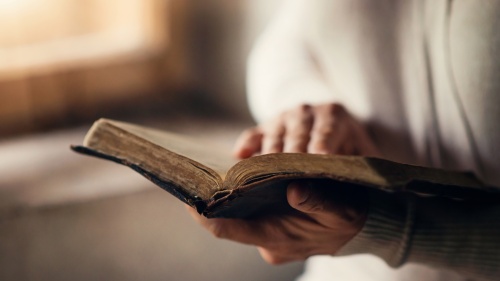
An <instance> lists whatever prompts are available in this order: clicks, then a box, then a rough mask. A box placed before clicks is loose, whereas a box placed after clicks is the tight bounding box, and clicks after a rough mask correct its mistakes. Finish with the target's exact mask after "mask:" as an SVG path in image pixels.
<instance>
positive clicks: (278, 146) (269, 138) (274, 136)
mask: <svg viewBox="0 0 500 281" xmlns="http://www.w3.org/2000/svg"><path fill="white" fill-rule="evenodd" d="M284 134H285V126H284V123H283V118H282V117H279V118H277V119H275V120H274V121H272V122H271V123H267V124H265V125H264V126H263V136H262V154H268V153H277V152H282V151H283V136H284Z"/></svg>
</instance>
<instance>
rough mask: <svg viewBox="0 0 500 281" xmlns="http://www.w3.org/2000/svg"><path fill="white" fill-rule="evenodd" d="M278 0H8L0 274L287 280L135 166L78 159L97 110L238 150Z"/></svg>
mask: <svg viewBox="0 0 500 281" xmlns="http://www.w3.org/2000/svg"><path fill="white" fill-rule="evenodd" d="M280 1H281V0H204V1H198V0H176V1H174V0H85V1H83V0H0V280H292V279H293V278H294V277H295V276H297V275H298V274H300V272H301V270H302V264H301V263H292V264H289V265H285V266H270V265H267V264H265V263H264V262H263V261H262V260H261V259H260V257H259V255H258V253H257V251H256V250H255V248H253V247H250V246H245V245H240V244H236V243H232V242H229V241H222V240H216V239H215V238H213V237H211V236H210V234H208V233H207V232H205V231H204V230H202V229H201V227H200V226H198V225H196V224H195V223H194V222H193V221H192V220H191V219H190V218H189V217H188V214H187V213H186V211H185V210H184V207H183V206H182V204H181V203H180V202H178V200H177V199H175V198H173V197H172V196H170V195H169V194H167V193H166V192H165V191H163V190H161V189H159V188H158V187H156V186H154V185H153V184H152V183H150V182H149V181H147V180H145V179H143V178H142V177H141V176H139V175H137V174H136V173H134V172H132V171H131V170H129V169H127V168H125V167H122V166H118V165H116V164H113V163H108V162H105V161H98V160H96V159H90V158H88V157H82V156H79V155H76V154H74V153H72V152H71V151H70V150H69V145H70V144H80V143H81V142H82V140H83V137H84V135H85V132H86V130H87V129H88V128H89V127H90V125H91V124H92V122H93V121H94V120H95V119H98V118H100V117H107V118H114V119H119V120H123V121H129V122H134V123H139V124H143V125H149V126H153V127H157V128H162V129H167V130H171V131H176V132H180V133H185V134H189V135H193V136H197V137H202V138H205V139H208V140H210V141H213V142H217V143H219V144H222V145H226V146H227V147H228V149H230V147H231V145H232V143H233V142H234V140H235V138H236V137H237V135H238V134H239V132H240V131H241V130H242V129H243V128H245V127H247V126H250V125H252V124H253V123H252V122H253V121H252V120H251V118H250V114H249V112H248V110H247V105H246V98H245V60H246V57H247V55H248V53H249V51H250V49H251V46H252V42H253V41H254V40H255V38H256V37H257V36H258V34H259V33H260V32H261V31H262V29H263V28H264V27H265V25H266V24H267V22H268V21H269V19H270V18H271V17H272V15H273V13H274V12H275V11H276V9H277V8H278V7H279V4H280Z"/></svg>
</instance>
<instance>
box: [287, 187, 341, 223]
mask: <svg viewBox="0 0 500 281" xmlns="http://www.w3.org/2000/svg"><path fill="white" fill-rule="evenodd" d="M287 200H288V204H290V206H292V208H294V209H296V210H298V211H300V212H303V213H306V214H311V215H313V214H317V215H319V214H325V213H331V212H332V211H333V210H332V206H330V204H329V203H330V202H328V201H327V200H325V198H324V196H322V195H321V193H320V192H318V191H316V190H315V189H314V188H313V187H312V186H311V184H310V183H307V182H292V183H290V184H289V185H288V189H287Z"/></svg>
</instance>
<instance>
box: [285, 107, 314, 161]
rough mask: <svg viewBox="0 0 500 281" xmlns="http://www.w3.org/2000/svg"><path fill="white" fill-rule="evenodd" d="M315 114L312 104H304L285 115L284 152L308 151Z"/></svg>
mask: <svg viewBox="0 0 500 281" xmlns="http://www.w3.org/2000/svg"><path fill="white" fill-rule="evenodd" d="M313 116H314V115H313V113H312V110H311V106H310V105H302V106H300V107H298V108H296V109H295V110H293V111H290V112H289V113H288V114H287V115H286V116H285V120H284V122H285V127H286V129H285V137H284V148H283V152H307V145H308V143H309V140H310V131H311V128H312V125H313V121H314V118H313Z"/></svg>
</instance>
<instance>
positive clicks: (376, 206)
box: [337, 191, 415, 267]
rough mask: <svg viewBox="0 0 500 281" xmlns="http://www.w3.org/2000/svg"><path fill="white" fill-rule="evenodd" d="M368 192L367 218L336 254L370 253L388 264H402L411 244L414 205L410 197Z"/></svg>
mask: <svg viewBox="0 0 500 281" xmlns="http://www.w3.org/2000/svg"><path fill="white" fill-rule="evenodd" d="M405 199H407V200H398V198H396V197H395V196H394V195H391V194H386V193H383V192H377V191H375V192H371V194H370V207H369V211H368V217H367V220H366V222H365V225H364V226H363V228H362V230H361V231H360V232H359V233H358V235H356V237H354V238H353V239H352V240H351V241H349V242H348V243H347V244H346V245H345V246H344V247H342V249H340V251H339V252H337V255H352V254H362V253H370V254H373V255H376V256H379V257H380V258H382V259H383V260H385V261H386V262H387V263H388V264H389V265H390V266H392V267H397V266H400V265H402V264H403V263H404V262H405V261H406V259H407V253H408V248H409V245H410V243H411V237H412V229H413V222H414V221H415V218H414V214H415V207H414V204H413V202H414V201H413V200H412V199H411V198H409V199H408V198H405Z"/></svg>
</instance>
